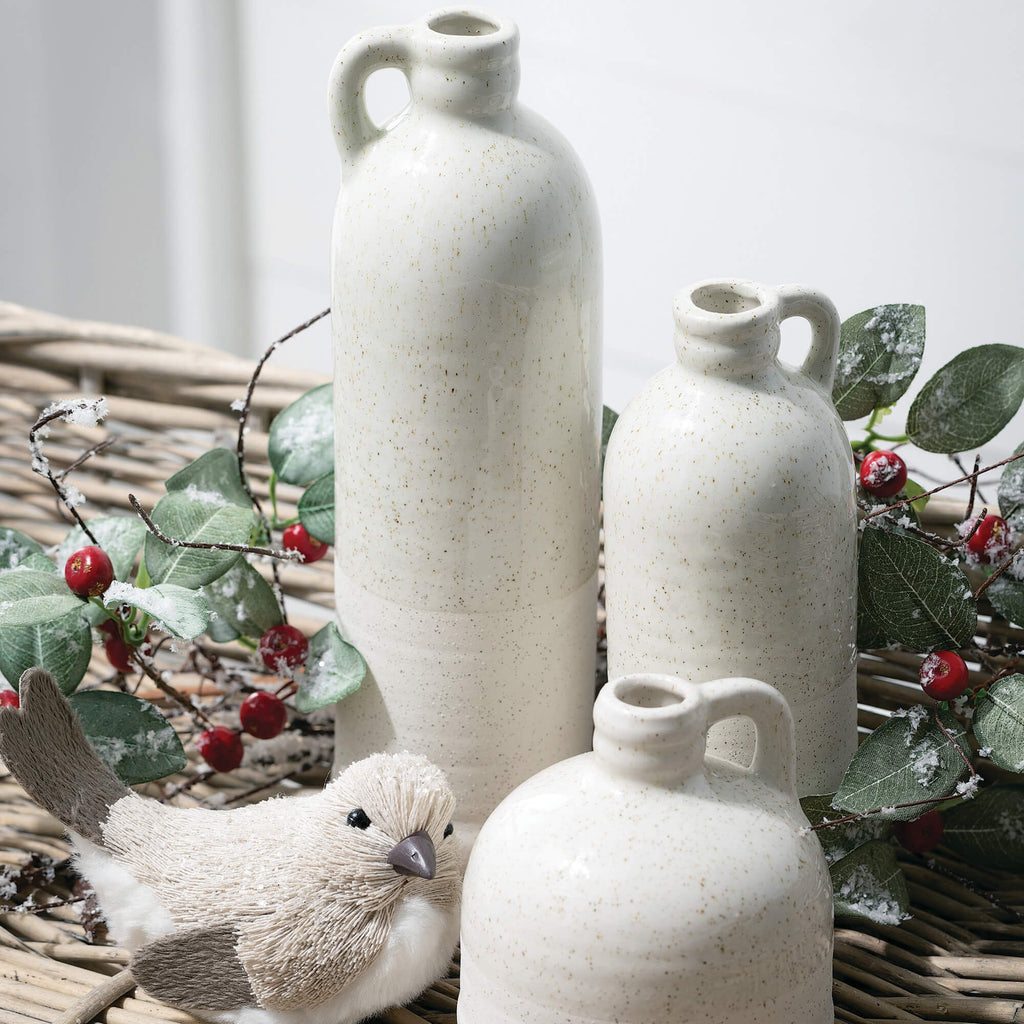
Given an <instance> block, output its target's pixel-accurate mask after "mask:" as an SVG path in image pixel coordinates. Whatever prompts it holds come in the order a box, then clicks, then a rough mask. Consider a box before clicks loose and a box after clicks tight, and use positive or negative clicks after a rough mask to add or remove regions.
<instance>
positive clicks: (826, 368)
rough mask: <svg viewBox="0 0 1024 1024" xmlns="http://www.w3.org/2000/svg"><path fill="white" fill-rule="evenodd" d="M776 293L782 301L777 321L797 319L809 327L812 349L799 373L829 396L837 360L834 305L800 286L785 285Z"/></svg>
mask: <svg viewBox="0 0 1024 1024" xmlns="http://www.w3.org/2000/svg"><path fill="white" fill-rule="evenodd" d="M778 291H779V297H780V298H781V300H782V306H781V310H780V317H779V318H780V319H781V320H786V319H788V318H789V317H791V316H798V317H801V318H802V319H804V320H806V321H807V322H808V323H809V324H810V325H811V350H810V352H809V353H808V354H807V358H806V359H805V360H804V361H803V363H802V364H801V366H800V371H801V373H804V374H806V375H807V376H808V377H810V378H811V380H812V381H814V383H815V384H817V385H818V387H820V388H821V389H822V391H824V392H825V394H826V395H831V394H832V384H833V382H834V381H835V376H836V360H837V359H838V358H839V327H840V321H839V314H838V312H836V307H835V305H833V303H832V300H831V299H830V298H829V297H828V296H827V295H824V294H822V293H821V292H819V291H817V290H815V289H813V288H805V287H804V286H803V285H798V284H786V285H783V286H782V287H781V288H779V290H778Z"/></svg>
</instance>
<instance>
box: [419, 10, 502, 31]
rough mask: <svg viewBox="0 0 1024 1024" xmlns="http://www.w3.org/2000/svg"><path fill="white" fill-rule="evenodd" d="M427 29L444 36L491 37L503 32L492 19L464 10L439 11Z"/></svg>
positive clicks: (429, 19) (428, 20) (428, 23)
mask: <svg viewBox="0 0 1024 1024" xmlns="http://www.w3.org/2000/svg"><path fill="white" fill-rule="evenodd" d="M427 28H429V29H430V31H431V32H437V33H438V34H440V35H443V36H489V35H492V34H493V33H495V32H500V31H501V26H500V25H499V24H497V23H496V22H495V21H493V20H492V19H491V18H488V17H486V16H485V15H483V14H477V13H476V12H474V11H463V10H445V11H438V13H437V14H435V15H433V16H432V17H430V18H428V19H427Z"/></svg>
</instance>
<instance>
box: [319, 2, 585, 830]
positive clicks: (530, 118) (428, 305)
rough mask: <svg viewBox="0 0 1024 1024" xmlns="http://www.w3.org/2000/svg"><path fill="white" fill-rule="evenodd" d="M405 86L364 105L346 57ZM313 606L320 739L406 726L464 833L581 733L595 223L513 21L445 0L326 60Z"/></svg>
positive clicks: (403, 745) (379, 736) (373, 743)
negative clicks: (328, 232)
mask: <svg viewBox="0 0 1024 1024" xmlns="http://www.w3.org/2000/svg"><path fill="white" fill-rule="evenodd" d="M384 67H389V68H398V69H400V70H401V71H402V72H404V74H405V75H406V77H407V78H408V81H409V90H410V102H409V105H408V106H407V107H406V109H405V110H404V111H402V113H401V114H399V115H398V116H397V117H396V118H394V119H393V120H392V121H390V122H389V123H388V124H387V125H384V126H382V127H378V126H376V125H374V124H373V123H372V121H371V120H370V118H369V116H368V114H367V112H366V105H365V86H366V80H367V77H368V76H369V75H370V74H371V73H372V72H373V71H375V70H377V69H379V68H384ZM330 88H331V120H332V125H333V128H334V132H335V137H336V139H337V142H338V149H339V152H340V155H341V164H342V168H341V189H340V191H339V194H338V203H337V208H336V213H335V220H334V235H333V242H332V261H331V262H332V285H333V290H332V313H333V329H334V353H335V363H334V365H335V378H334V380H335V383H334V396H335V417H334V422H335V443H336V472H335V478H336V488H335V493H336V503H335V504H336V508H335V533H336V546H335V567H336V587H335V591H336V606H337V610H338V611H337V615H338V623H339V626H340V628H341V631H342V634H343V635H344V636H345V638H346V639H347V640H349V641H350V642H351V643H353V644H354V645H355V646H356V647H357V648H358V649H359V651H360V652H361V653H362V654H363V656H364V657H365V659H366V662H367V664H368V665H369V674H368V676H367V678H366V680H365V682H364V683H363V685H362V687H361V688H360V690H359V691H358V692H357V693H355V694H353V695H352V696H351V697H349V698H348V699H346V700H345V701H344V703H343V704H341V705H339V707H338V713H337V742H336V765H337V766H338V767H341V766H343V765H346V764H348V763H349V761H351V760H353V759H355V758H358V757H362V756H365V755H367V754H370V753H372V752H373V751H376V750H391V751H400V750H406V749H408V750H415V751H417V752H419V753H422V754H424V755H425V756H427V757H429V758H430V759H431V760H432V761H434V762H435V763H436V764H438V765H440V766H441V767H442V768H444V769H445V771H446V772H447V773H448V776H449V778H450V779H451V783H452V788H453V789H454V790H455V794H456V797H457V799H458V815H459V825H460V826H462V825H468V826H469V828H468V829H461V828H460V831H462V833H463V835H464V836H465V835H468V834H471V832H472V826H474V825H475V826H476V827H479V826H480V824H482V823H483V821H484V819H485V818H486V817H487V815H488V813H489V812H490V811H491V810H492V809H493V808H494V806H495V804H497V802H498V801H499V800H500V799H501V797H503V796H504V795H505V794H506V793H508V792H509V791H510V790H511V789H512V788H513V787H514V786H516V785H517V784H518V783H519V782H522V781H523V780H524V779H526V778H529V776H531V775H532V774H533V773H534V772H536V771H538V770H539V769H541V768H543V767H545V766H546V765H549V764H552V763H553V762H555V761H558V760H560V759H561V758H563V757H568V756H570V755H571V754H576V753H579V752H580V751H582V750H586V749H587V748H588V746H589V744H590V721H591V718H590V715H591V708H592V706H593V700H594V659H595V639H594V630H595V625H594V609H595V607H596V604H597V558H598V511H599V490H600V446H601V398H600V377H601V374H600V355H601V347H600V346H601V244H600V234H599V229H598V221H597V211H596V207H595V204H594V198H593V193H592V190H591V188H590V185H589V183H588V181H587V177H586V175H585V173H584V172H583V169H582V167H581V166H580V163H579V160H578V159H577V157H576V155H575V154H574V153H573V151H572V149H571V147H570V146H569V144H568V143H567V142H566V140H565V139H564V138H562V136H561V135H560V134H559V133H558V132H557V131H556V130H555V129H554V128H552V127H551V125H549V124H548V123H547V122H546V121H544V120H543V119H542V118H541V117H539V116H538V115H536V114H534V113H533V112H532V111H530V110H528V109H525V108H524V107H522V106H521V105H520V104H519V102H518V100H517V91H518V88H519V32H518V29H517V28H516V26H515V24H514V23H513V22H511V21H509V20H508V19H507V18H502V17H499V16H497V15H493V14H487V13H483V12H478V11H472V10H467V9H465V8H451V9H448V10H442V11H437V12H435V13H433V14H430V15H428V16H426V17H424V18H422V19H420V20H418V21H415V22H413V23H411V24H409V25H396V26H389V27H384V28H376V29H371V30H369V31H367V32H364V33H362V34H360V35H359V36H357V37H356V38H354V39H352V40H351V41H349V42H348V43H347V44H346V45H345V46H344V48H343V49H342V51H341V53H340V54H339V55H338V59H337V61H336V63H335V65H334V70H333V72H332V74H331V85H330Z"/></svg>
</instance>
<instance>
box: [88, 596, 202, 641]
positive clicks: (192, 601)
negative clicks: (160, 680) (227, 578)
mask: <svg viewBox="0 0 1024 1024" xmlns="http://www.w3.org/2000/svg"><path fill="white" fill-rule="evenodd" d="M122 604H130V605H131V606H132V607H133V608H138V609H139V611H143V612H146V613H147V614H148V615H151V616H152V617H153V619H154V620H155V623H154V625H155V626H156V627H157V628H162V629H163V630H164V631H165V632H167V633H170V634H171V636H177V637H181V639H183V640H191V639H192V638H193V637H197V636H199V634H200V633H204V632H205V631H206V627H207V626H208V625H209V624H210V606H209V605H208V604H207V603H206V598H205V597H203V595H202V594H200V593H198V592H197V591H195V590H189V589H188V588H186V587H179V586H177V585H176V584H174V583H158V584H157V585H156V586H155V587H146V589H145V590H140V589H139V588H138V587H133V586H132V585H131V584H129V583H120V582H114V583H111V584H110V586H109V587H108V588H107V591H106V593H105V594H104V595H103V605H104V607H105V608H108V609H110V610H111V611H113V610H114V609H116V608H118V607H119V606H120V605H122Z"/></svg>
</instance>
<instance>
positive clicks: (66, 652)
mask: <svg viewBox="0 0 1024 1024" xmlns="http://www.w3.org/2000/svg"><path fill="white" fill-rule="evenodd" d="M91 655H92V632H91V630H90V629H89V623H88V622H87V621H86V619H85V616H84V615H83V614H82V611H81V607H79V608H76V609H75V610H73V611H70V612H68V613H66V614H65V615H59V616H58V617H57V618H55V619H49V620H48V621H46V622H37V623H35V624H34V625H31V626H5V627H4V629H3V632H2V633H0V672H2V673H3V675H4V677H5V678H7V679H8V680H10V682H11V685H12V686H14V687H15V688H17V685H18V680H19V679H20V678H21V674H22V672H24V671H25V670H26V669H29V668H33V667H36V666H38V667H39V668H43V669H46V671H47V672H49V673H51V674H52V675H53V677H54V679H56V680H57V685H58V686H59V687H60V688H61V690H62V691H63V692H64V693H73V692H74V690H75V687H76V686H78V684H79V683H80V682H81V681H82V677H83V676H84V675H85V672H86V669H87V668H88V667H89V658H90V657H91Z"/></svg>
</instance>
